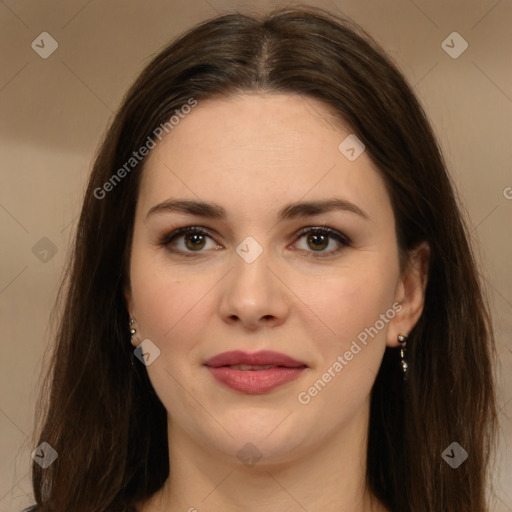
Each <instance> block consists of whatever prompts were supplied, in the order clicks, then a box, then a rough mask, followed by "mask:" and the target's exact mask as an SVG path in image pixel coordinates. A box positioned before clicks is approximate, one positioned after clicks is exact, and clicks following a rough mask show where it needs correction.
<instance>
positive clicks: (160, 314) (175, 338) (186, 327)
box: [127, 94, 417, 462]
mask: <svg viewBox="0 0 512 512" xmlns="http://www.w3.org/2000/svg"><path fill="white" fill-rule="evenodd" d="M350 134H351V132H350V130H349V129H348V128H343V126H342V125H341V124H340V123H339V121H336V120H335V118H334V116H333V115H332V113H330V112H329V110H328V109H327V108H326V107H325V106H324V104H323V103H321V102H319V101H317V100H314V99H311V98H303V97H301V96H298V95H297V96H295V95H284V94H283V95H281V94H279V95H277V94H274V95H269V94H266V95H261V94H243V95H240V96H237V97H236V98H234V99H230V100H209V101H204V102H199V103H198V105H197V106H196V107H195V108H193V109H192V111H191V112H190V113H189V114H188V115H186V116H184V118H183V119H181V120H180V122H179V124H177V125H176V126H175V127H174V128H173V129H172V131H171V132H170V133H169V134H168V135H167V136H166V137H165V138H164V139H163V141H162V142H161V143H160V144H159V145H158V146H157V147H156V148H155V149H153V150H151V152H150V154H149V156H148V159H147V161H146V165H145V169H144V173H143V177H142V181H141V187H140V191H139V198H138V204H137V209H136V216H135V227H134V237H133V245H132V252H131V263H130V281H131V282H130V289H128V290H127V300H128V305H129V311H130V313H131V315H132V316H133V317H135V319H136V322H137V323H136V328H137V334H138V336H139V339H140V340H143V339H144V340H145V339H149V340H150V341H151V343H149V344H148V342H145V344H144V345H143V351H145V352H146V353H149V354H150V355H149V356H148V357H149V359H148V362H149V364H148V365H147V366H146V369H147V372H148V375H149V378H150V380H151V382H152V384H153V386H154V389H155V391H156V393H157V395H158V396H159V398H160V400H161V401H162V403H163V404H164V406H165V407H166V409H167V411H168V416H169V422H170V442H171V444H172V442H173V439H180V440H181V441H183V440H184V439H185V438H186V439H188V440H189V441H191V443H190V445H191V446H192V445H193V446H201V447H203V448H205V449H207V450H208V451H210V452H215V453H216V454H217V455H227V456H233V457H238V458H239V459H240V460H242V458H241V455H242V454H246V453H247V451H249V452H250V451H251V450H253V452H254V453H253V454H254V455H257V456H260V455H261V456H263V457H266V459H263V460H268V461H272V462H279V461H292V460H293V458H294V457H299V456H303V455H306V454H307V453H308V452H310V451H311V450H317V449H318V448H319V446H321V445H322V444H323V443H326V442H328V441H329V440H335V439H337V438H338V439H339V438H340V437H339V436H342V437H343V436H345V437H346V436H349V435H350V436H351V438H353V437H354V435H357V436H361V435H364V434H365V427H366V425H367V421H368V416H367V414H368V405H369V396H370V391H371V388H372V385H373V383H374V380H375V377H376V374H377V372H378V370H379V366H380V364H381V360H382V357H383V353H384V350H385V348H386V345H388V346H397V345H398V343H397V341H396V336H397V334H399V333H400V332H403V333H405V334H407V333H408V332H409V331H410V329H411V328H412V326H413V323H414V321H415V319H416V318H417V315H416V317H415V318H412V316H413V315H411V314H410V313H409V309H408V306H407V300H408V297H407V286H408V285H407V282H406V281H405V278H404V276H401V275H400V270H399V259H398V248H397V240H396V236H395V222H394V216H393V212H392V207H391V203H390V199H389V196H388V194H387V192H386V189H385V186H384V182H383V180H382V179H381V177H380V176H379V174H378V173H377V171H376V169H375V167H374V166H373V164H372V162H371V161H370V158H369V156H368V154H367V153H366V152H365V151H363V152H362V153H361V154H360V155H359V156H357V155H358V153H359V152H360V151H361V149H362V147H360V146H357V144H356V143H355V142H354V140H353V139H351V138H349V139H348V140H347V141H345V142H344V143H343V144H341V143H342V142H343V141H344V140H345V139H346V138H347V137H348V136H349V135H350ZM356 142H357V141H356ZM340 144H341V148H339V146H340ZM355 144H356V145H355ZM351 148H353V151H352V149H351ZM335 200H336V201H339V203H338V207H335V208H328V207H322V206H321V205H317V206H316V207H306V206H302V207H301V206H300V205H306V204H309V203H323V202H327V201H335ZM170 201H188V202H190V205H192V203H194V204H195V203H203V202H204V203H208V207H203V208H201V207H199V206H194V207H193V210H194V212H195V213H194V212H187V211H186V209H174V208H172V207H171V205H170V203H169V202H170ZM166 202H167V207H166V206H165V203H166ZM157 205H160V206H157ZM155 207H156V208H155ZM221 210H222V212H223V215H222V216H220V215H213V214H212V215H210V213H216V214H219V213H220V211H221ZM185 227H196V228H197V229H199V230H200V231H201V232H200V233H199V234H198V233H197V232H196V233H193V232H188V233H184V234H179V235H177V236H176V237H175V238H173V239H172V240H171V238H172V237H169V235H170V234H172V233H173V232H174V231H175V230H177V229H179V228H185ZM304 228H310V230H311V232H310V233H305V234H302V233H301V231H302V230H303V229H304ZM322 229H328V230H329V233H330V234H328V233H327V232H322ZM337 237H339V239H337ZM133 343H134V345H137V344H138V342H135V341H134V342H133ZM155 347H157V349H158V350H159V351H160V353H159V355H157V354H158V352H157V350H156V348H155ZM230 351H243V352H245V353H248V354H249V355H250V354H253V353H255V352H260V351H273V352H278V353H281V354H284V355H286V356H288V357H290V358H293V359H294V360H295V361H296V362H297V363H295V364H294V365H292V366H294V367H293V368H291V369H290V367H288V368H287V369H285V368H283V367H280V365H281V364H287V363H284V362H283V361H282V360H280V359H279V358H276V357H275V356H272V357H270V359H265V358H263V359H261V360H253V361H252V362H253V363H259V364H258V366H265V365H266V366H270V368H266V369H243V368H245V367H242V368H233V367H232V365H235V364H236V363H239V364H244V363H245V364H249V363H250V362H251V360H250V359H240V357H237V356H235V357H234V359H225V360H223V361H221V362H220V363H223V364H224V365H227V366H224V368H222V369H219V368H217V369H216V370H215V369H212V366H214V364H213V363H211V364H212V366H206V365H205V363H206V362H207V361H208V360H210V359H211V358H212V357H214V356H216V355H218V354H221V353H225V352H230ZM151 354H152V355H151ZM155 356H156V357H155ZM220 363H219V364H220ZM299 365H302V367H300V366H299ZM399 371H400V369H399V368H398V367H397V372H399ZM247 443H251V445H247ZM244 450H245V452H244ZM237 454H238V455H237ZM249 455H250V454H249Z"/></svg>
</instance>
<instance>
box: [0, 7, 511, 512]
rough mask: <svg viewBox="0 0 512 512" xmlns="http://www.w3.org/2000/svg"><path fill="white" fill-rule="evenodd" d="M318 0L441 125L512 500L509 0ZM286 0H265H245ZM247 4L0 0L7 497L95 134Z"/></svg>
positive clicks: (0, 309)
mask: <svg viewBox="0 0 512 512" xmlns="http://www.w3.org/2000/svg"><path fill="white" fill-rule="evenodd" d="M290 3H291V4H293V3H294V2H290ZM312 3H313V4H314V5H320V6H322V7H325V8H328V9H332V10H333V11H335V12H340V11H341V12H343V13H344V14H346V15H348V16H349V17H351V18H353V19H354V20H355V21H357V22H359V23H360V24H361V25H362V26H363V27H364V28H366V29H367V30H368V31H369V32H370V33H371V34H372V35H373V36H374V37H375V38H376V39H377V40H378V41H379V42H380V43H381V44H382V45H383V46H384V48H385V49H386V50H387V51H388V52H389V54H390V55H391V56H392V58H393V59H394V60H395V62H396V63H397V64H398V66H399V67H400V69H401V70H402V71H403V72H404V74H405V75H406V77H407V78H408V80H409V81H410V83H411V84H413V85H414V88H415V91H416V93H417V94H418V96H419V98H420V100H421V101H422V103H423V104H424V106H425V108H426V111H427V113H428V115H429V116H430V118H431V120H432V122H433V124H434V127H435V130H436V133H437V134H438V136H439V138H440V141H441V145H442V148H443V150H444V153H445V156H446V159H447V162H448V165H449V167H450V172H451V173H452V175H453V177H454V180H455V183H456V185H457V187H458V189H459V192H460V195H461V200H462V202H463V204H464V208H465V210H466V212H467V218H468V222H469V224H470V226H471V230H472V235H473V237H474V239H475V241H476V242H477V243H479V244H480V247H481V250H480V252H479V254H480V258H481V261H482V265H483V267H482V274H483V276H484V278H485V280H486V281H487V283H488V285H489V293H490V301H491V304H492V308H493V312H494V323H495V326H496V333H497V338H498V351H499V355H500V362H501V367H500V369H499V375H498V378H499V382H500V398H499V404H500V408H501V419H502V438H501V450H500V452H499V455H498V467H497V472H496V478H495V485H496V493H497V498H496V503H495V508H493V510H496V511H499V512H504V511H512V484H511V482H512V463H511V459H512V448H511V446H510V445H511V441H512V420H511V418H512V386H511V383H512V335H511V333H512V292H511V289H512V272H511V269H510V261H512V237H511V230H510V224H511V222H510V221H511V217H512V189H510V188H508V189H507V187H512V173H511V167H510V166H511V164H510V163H511V162H512V151H511V147H512V144H511V142H512V139H511V135H512V129H511V125H512V122H511V121H512V116H511V114H512V73H511V69H512V68H511V66H510V63H509V61H510V55H512V53H511V49H512V39H511V26H512V2H511V1H510V0H500V1H497V0H478V1H476V0H464V1H462V0H460V1H453V0H449V1H446V0H445V1H443V0H429V1H422V0H414V1H412V0H388V1H384V0H371V1H364V2H362V1H357V0H337V1H334V0H333V1H325V2H312ZM277 4H278V2H267V1H262V2H258V3H257V4H256V5H255V4H252V5H251V10H255V9H265V8H267V7H271V6H273V5H277ZM248 5H250V4H248V3H243V2H236V1H231V2H230V1H228V0H193V1H189V2H184V1H181V2H179V1H172V0H171V1H164V0H151V1H144V2H143V1H136V0H130V1H124V2H123V1H121V0H110V1H108V2H100V1H99V0H89V1H87V0H72V1H69V0H68V1H63V0H60V1H58V0H54V1H46V2H39V1H36V0H31V1H29V0H5V1H0V54H1V59H2V60H1V66H0V113H1V115H0V137H1V141H2V144H1V146H0V170H1V190H0V227H1V233H2V243H1V244H0V253H1V257H2V259H1V273H0V318H1V323H2V329H1V333H2V334H1V340H2V341H1V343H2V357H1V358H0V433H1V435H0V511H1V512H4V511H5V512H7V511H11V510H12V511H19V510H21V508H22V507H24V506H26V505H28V504H29V503H31V498H30V481H29V478H28V470H29V464H30V462H31V459H30V453H31V451H32V450H33V449H34V448H35V446H32V440H31V433H32V428H33V420H34V406H35V399H36V396H37V395H36V393H37V386H38V378H39V375H40V371H41V364H42V358H43V355H44V352H45V350H46V344H47V342H48V333H47V329H48V321H49V313H50V309H51V306H52V304H53V301H54V299H55V295H56V291H57V286H58V282H59V278H60V275H61V272H62V269H63V265H64V261H65V257H66V254H67V251H68V247H69V241H70V237H71V235H72V232H73V230H74V228H75V226H76V217H77V215H78V213H79V210H80V206H81V198H82V194H83V192H84V186H85V182H86V179H87V176H88V173H89V171H90V166H91V161H92V158H93V155H94V151H95V149H96V147H97V144H98V142H99V139H100V136H101V134H102V133H103V130H104V129H105V127H106V125H107V123H108V121H109V120H110V119H111V117H112V115H113V112H114V111H115V109H116V108H117V106H118V105H119V102H120V100H121V98H122V95H123V94H124V92H125V91H126V89H127V87H128V86H129V85H130V84H131V82H132V80H133V79H134V78H135V76H136V75H137V73H138V72H139V71H140V70H141V68H142V67H143V65H144V64H145V63H147V62H148V60H149V58H150V57H151V56H152V55H153V54H155V52H157V51H158V50H159V49H160V48H161V47H162V46H163V45H165V44H166V43H167V42H168V41H169V40H170V39H171V38H173V37H174V36H175V35H177V34H178V33H180V32H182V31H184V30H185V29H187V28H189V27H190V26H192V25H193V24H194V23H196V22H198V21H200V20H202V19H204V18H206V17H210V16H213V15H215V14H216V13H223V12H225V11H226V10H227V9H233V8H245V7H246V6H248ZM281 5H282V4H281ZM453 31H456V32H458V33H459V34H460V35H461V36H462V37H463V38H464V39H465V40H466V41H467V42H468V44H469V47H468V49H467V50H466V51H465V52H464V53H463V54H462V55H460V56H459V57H458V58H456V59H453V58H451V57H450V56H449V55H448V54H447V53H446V52H445V51H444V50H443V48H442V46H441V43H442V41H443V40H445V38H446V37H447V36H448V35H449V34H451V33H452V32H453ZM42 32H48V33H50V34H51V36H52V37H53V38H54V39H55V40H56V41H57V42H58V48H57V50H56V51H55V52H54V53H53V54H52V55H51V56H50V57H49V58H47V59H43V58H41V57H40V56H39V55H38V54H37V53H36V52H35V51H34V50H33V49H32V48H31V43H32V41H34V40H35V39H36V38H37V37H38V36H39V34H41V33H42ZM507 191H508V192H507ZM507 196H508V199H507ZM43 237H46V238H48V239H49V240H51V242H52V243H53V244H54V245H55V247H56V249H57V252H56V254H55V255H54V256H53V257H51V258H50V256H51V253H49V255H48V256H47V257H48V258H50V259H49V260H48V261H46V262H43V261H41V259H40V258H41V253H40V252H38V251H37V246H36V244H37V243H38V242H39V241H40V239H41V238H43ZM42 243H43V244H44V243H47V242H42ZM34 246H36V249H35V250H34V251H33V247H34ZM468 399H470V397H468ZM78 463H80V461H77V464H78Z"/></svg>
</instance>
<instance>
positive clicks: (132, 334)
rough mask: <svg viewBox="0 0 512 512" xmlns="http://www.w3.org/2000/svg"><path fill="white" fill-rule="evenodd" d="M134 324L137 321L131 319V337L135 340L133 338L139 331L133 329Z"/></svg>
mask: <svg viewBox="0 0 512 512" xmlns="http://www.w3.org/2000/svg"><path fill="white" fill-rule="evenodd" d="M134 322H135V319H133V318H130V324H129V327H130V334H131V337H132V338H133V336H134V335H135V333H136V332H137V330H136V329H135V328H134V327H133V324H134Z"/></svg>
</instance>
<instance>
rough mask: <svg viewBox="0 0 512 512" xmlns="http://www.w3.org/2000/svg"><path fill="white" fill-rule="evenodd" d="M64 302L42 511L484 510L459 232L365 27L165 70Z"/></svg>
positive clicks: (196, 35)
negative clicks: (364, 30) (365, 31)
mask: <svg viewBox="0 0 512 512" xmlns="http://www.w3.org/2000/svg"><path fill="white" fill-rule="evenodd" d="M68 278H69V289H68V291H67V295H66V297H65V304H64V309H63V315H62V320H61V323H60V328H59V331H58V335H57V343H56V350H55V353H54V356H53V361H52V368H51V370H52V372H51V373H50V374H49V376H48V385H49V398H48V400H49V406H48V410H47V413H46V415H45V417H44V421H43V422H42V425H41V430H40V434H39V445H40V447H39V452H38V453H39V457H41V458H42V459H46V460H47V464H40V463H38V462H37V461H36V460H35V459H36V458H37V457H34V460H35V462H34V464H33V485H34V490H35V498H36V502H37V505H36V507H37V508H36V507H34V508H33V510H41V511H47V510H48V511H50V510H51V511H54V512H60V511H69V510H73V511H87V512H90V511H98V512H99V511H125V510H126V511H128V510H131V511H134V510H136V511H139V512H157V511H177V510H189V511H194V510H198V511H202V510H209V511H218V510H223V511H224V510H233V511H234V510H247V511H251V512H252V511H259V510H265V511H282V510H287V511H291V510H308V511H314V510H332V511H334V510H336V511H338V510H347V511H351V512H354V511H356V512H358V511H361V512H362V511H365V512H366V511H393V512H403V511H414V512H423V511H424V512H427V511H436V512H437V511H440V510H443V511H445V512H455V511H457V512H460V511H463V510H465V511H468V512H469V511H471V512H477V511H485V510H488V506H487V504H486V494H485V493H486V485H487V483H488V469H489V466H490V455H491V453H492V449H493V448H494V442H495V441H494V440H495V429H496V404H495V387H494V381H493V373H492V356H493V355H494V338H493V333H492V326H491V322H490V319H489V314H488V307H487V305H486V303H485V300H484V296H483V293H482V290H481V285H480V283H479V281H478V278H477V270H476V266H475V261H474V258H473V256H472V252H471V248H470V245H469V242H468V235H467V229H466V227H465V226H464V223H463V220H462V217H461V214H460V212H459V208H458V206H457V202H456V199H455V194H454V191H453V187H452V185H451V182H450V179H449V177H448V175H447V172H446V169H445V164H444V163H443V159H442V156H441V154H440V151H439V148H438V145H437V144H436V141H435V138H434V136H433V133H432V130H431V128H430V126H429V124H428V121H427V119H426V117H425V114H424V113H423V111H422V108H421V107H420V105H419V103H418V101H417V100H416V98H415V96H414V95H413V93H412V92H411V89H410V87H409V86H408V85H407V84H406V82H405V80H404V79H403V77H402V76H401V74H400V73H399V72H398V71H397V69H396V68H395V67H394V65H393V64H392V63H391V62H390V61H389V60H388V59H387V58H386V57H385V56H384V53H383V51H382V50H381V49H380V48H379V47H378V46H377V45H376V43H374V42H373V40H371V38H370V37H369V36H367V35H366V34H365V33H364V32H363V31H362V30H361V29H360V28H359V27H357V26H356V25H354V24H351V23H349V22H347V21H346V20H343V19H341V18H339V17H335V16H334V15H332V14H330V13H328V12H326V11H321V10H319V9H314V8H300V9H282V10H276V11H274V12H272V13H270V14H269V15H267V16H266V17H264V18H262V19H258V18H256V17H250V16H245V15H242V14H230V15H225V16H220V17H217V18H215V19H212V20H209V21H207V22H204V23H202V24H200V25H199V26H197V27H194V28H193V29H191V30H190V31H189V32H187V33H186V34H185V35H183V36H182V37H180V38H179V39H178V40H177V41H175V42H174V43H172V44H171V45H170V46H168V47H167V48H165V49H164V50H163V51H161V52H160V53H159V55H157V56H156V57H155V58H154V60H153V61H152V62H151V63H150V64H149V65H148V66H147V67H146V69H145V70H144V71H143V72H142V74H141V75H140V77H139V78H138V79H137V81H136V82H135V84H134V85H133V86H132V88H131V89H130V90H129V91H128V93H127V95H126V97H125V99H124V101H123V104H122V106H121V108H120V109H119V112H118V113H117V115H116V117H115V119H114V120H113V122H112V125H111V127H110V128H109V130H108V132H107V134H106V136H105V138H104V140H103V143H102V145H101V148H100V151H99V154H98V156H97V158H96V162H95V165H94V169H93V172H92V175H91V178H90V181H89V185H88V189H87V193H86V195H85V200H84V205H83V209H82V214H81V217H80V221H79V225H78V231H77V236H76V241H75V248H74V255H73V260H72V262H70V267H69V271H68ZM42 443H47V444H44V445H42V446H41V444H42ZM50 448H51V450H54V452H51V450H50ZM51 453H54V455H53V456H50V455H49V454H51ZM50 461H51V462H50Z"/></svg>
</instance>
